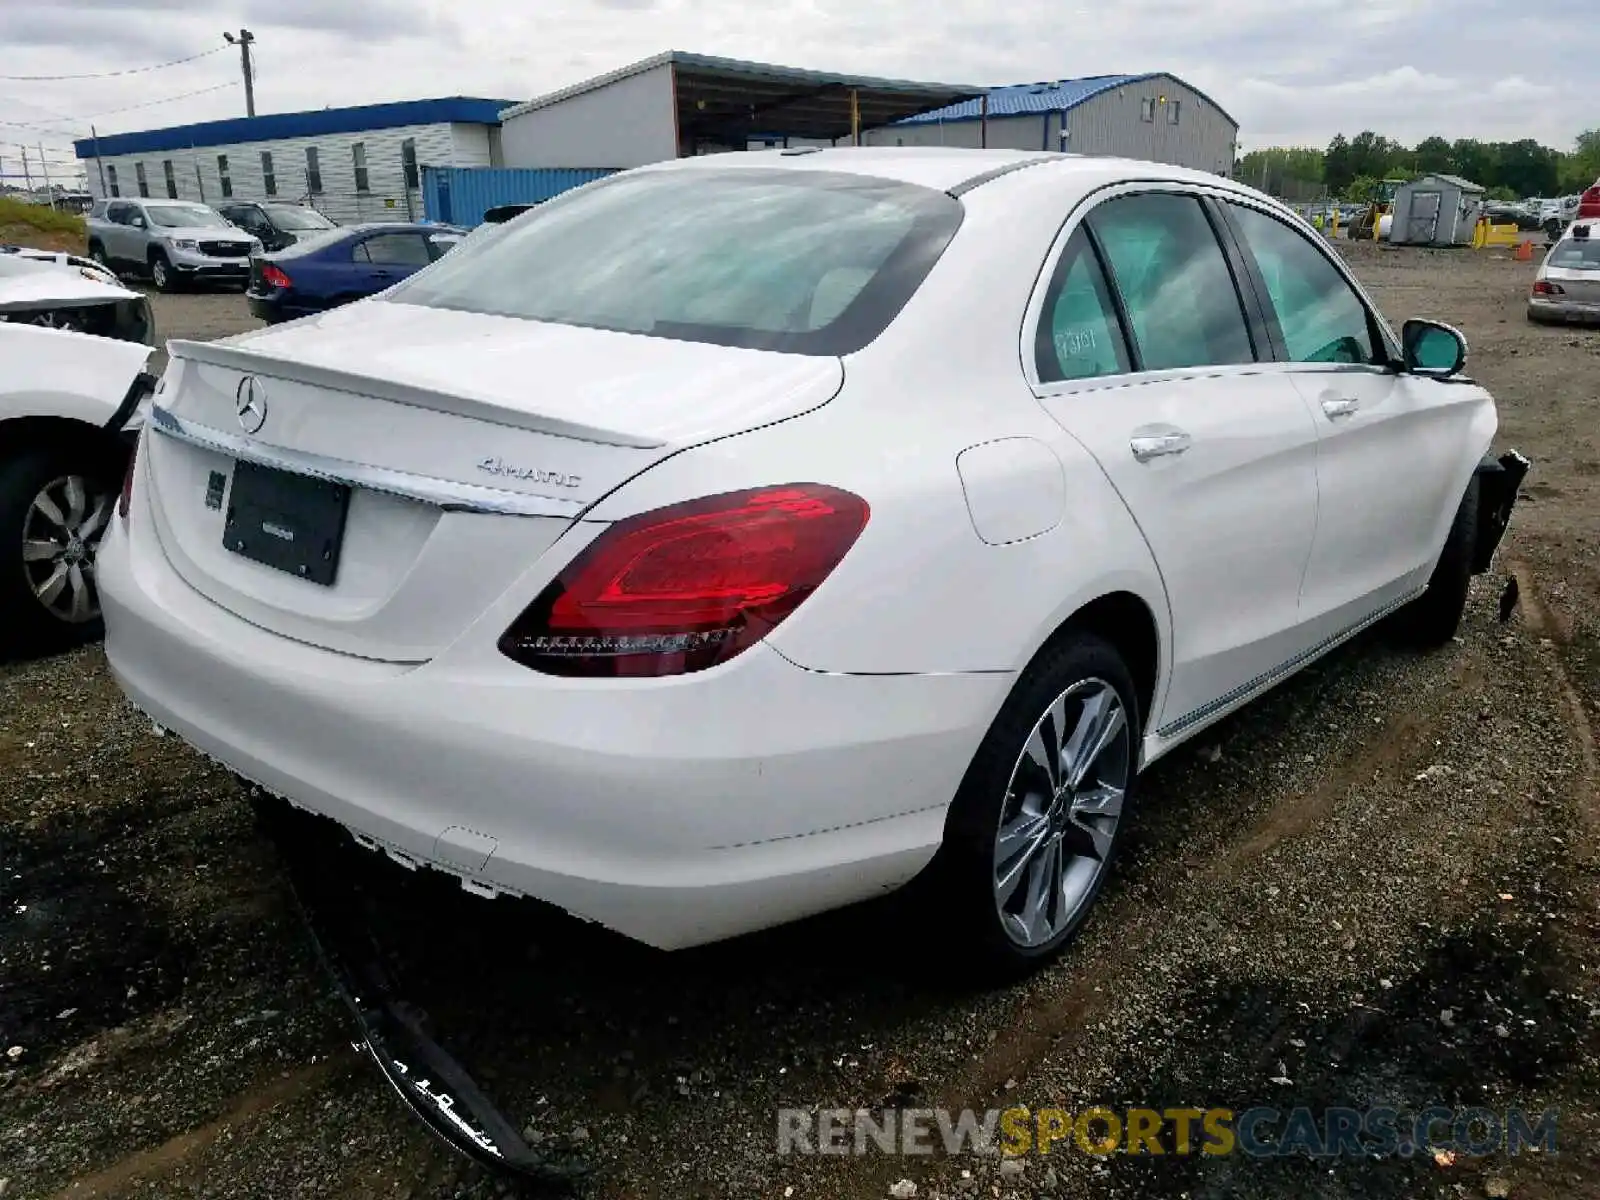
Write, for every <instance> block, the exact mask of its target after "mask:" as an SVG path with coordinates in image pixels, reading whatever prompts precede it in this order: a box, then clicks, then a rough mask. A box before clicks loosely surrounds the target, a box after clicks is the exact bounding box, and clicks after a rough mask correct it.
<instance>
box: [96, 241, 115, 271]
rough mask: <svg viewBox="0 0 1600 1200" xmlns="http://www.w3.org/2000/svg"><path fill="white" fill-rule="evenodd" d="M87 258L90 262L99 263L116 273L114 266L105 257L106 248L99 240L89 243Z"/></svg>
mask: <svg viewBox="0 0 1600 1200" xmlns="http://www.w3.org/2000/svg"><path fill="white" fill-rule="evenodd" d="M89 259H90V261H91V262H97V263H99V264H100V265H101V266H102V267H104V268H105V269H106V270H108V271H111V272H112V273H113V274H115V273H116V268H114V267H113V266H112V265H111V260H110V259H109V258H107V257H106V248H105V247H104V246H102V245H101V244H100V243H99V242H90V243H89Z"/></svg>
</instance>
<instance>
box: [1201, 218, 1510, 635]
mask: <svg viewBox="0 0 1600 1200" xmlns="http://www.w3.org/2000/svg"><path fill="white" fill-rule="evenodd" d="M1219 209H1220V210H1221V211H1223V212H1225V213H1226V214H1227V216H1228V220H1229V223H1230V225H1231V227H1232V229H1233V230H1234V231H1235V234H1236V236H1237V239H1238V244H1239V246H1240V247H1241V249H1242V251H1243V253H1244V255H1245V257H1246V261H1247V262H1248V264H1249V266H1250V268H1251V270H1252V272H1253V274H1254V278H1255V282H1256V284H1257V286H1258V288H1259V289H1260V290H1261V291H1262V293H1263V295H1264V299H1265V303H1266V309H1267V318H1268V323H1269V331H1270V333H1271V337H1272V342H1273V347H1274V350H1273V357H1275V358H1276V359H1277V360H1278V361H1279V362H1280V363H1281V364H1282V365H1281V366H1280V367H1279V368H1277V370H1279V371H1281V372H1282V374H1283V377H1284V378H1286V379H1288V380H1290V381H1291V382H1292V383H1293V385H1294V386H1295V387H1296V388H1297V389H1298V390H1299V392H1300V394H1301V395H1302V396H1303V397H1304V398H1305V400H1306V403H1307V404H1308V405H1309V406H1310V410H1311V415H1312V419H1313V420H1314V422H1315V425H1316V431H1317V486H1318V490H1319V493H1320V496H1321V503H1320V510H1319V520H1318V525H1317V535H1316V541H1315V544H1314V546H1313V548H1312V553H1311V562H1310V565H1309V567H1308V568H1307V571H1306V579H1305V589H1304V594H1303V599H1302V607H1303V610H1304V615H1305V619H1306V620H1307V621H1308V622H1311V623H1313V625H1314V626H1315V627H1316V632H1317V633H1318V635H1319V636H1334V635H1337V634H1338V633H1340V632H1342V631H1343V630H1345V629H1348V628H1349V627H1350V626H1352V625H1355V624H1358V623H1360V622H1362V621H1364V620H1367V619H1368V618H1370V617H1372V616H1374V615H1375V614H1376V613H1378V612H1380V611H1381V610H1382V609H1384V608H1385V607H1386V606H1388V605H1391V604H1393V603H1396V602H1398V601H1399V600H1401V599H1403V598H1404V597H1405V596H1406V595H1407V594H1408V593H1410V592H1411V591H1413V590H1414V589H1415V588H1416V587H1418V586H1420V585H1421V584H1422V583H1424V582H1426V579H1427V575H1428V573H1429V571H1431V569H1432V565H1433V560H1434V558H1435V557H1436V556H1437V554H1438V552H1439V546H1440V536H1439V523H1440V515H1441V514H1442V513H1448V512H1453V511H1454V509H1455V507H1456V505H1457V503H1458V502H1459V499H1460V496H1461V491H1462V489H1463V488H1464V487H1465V486H1466V482H1467V481H1466V480H1465V479H1464V478H1461V477H1460V469H1461V463H1462V462H1463V461H1464V455H1465V453H1466V443H1467V441H1468V439H1469V438H1470V436H1471V427H1472V424H1473V420H1474V417H1475V416H1476V414H1477V412H1478V409H1479V408H1480V407H1481V405H1482V404H1483V402H1484V401H1483V394H1482V393H1481V392H1480V391H1479V390H1478V389H1476V388H1471V387H1462V386H1457V385H1454V384H1441V383H1439V382H1437V381H1434V380H1429V379H1422V378H1418V377H1416V376H1413V375H1407V374H1404V373H1402V372H1399V371H1397V370H1395V369H1394V368H1393V367H1392V366H1391V365H1390V359H1391V358H1392V357H1394V355H1395V352H1394V350H1393V348H1392V347H1391V346H1390V345H1389V344H1388V340H1387V337H1386V335H1385V333H1384V331H1383V328H1382V325H1381V324H1380V323H1379V321H1378V320H1377V319H1376V317H1375V315H1374V314H1373V312H1372V310H1371V309H1370V308H1369V307H1368V304H1367V301H1366V299H1365V298H1364V297H1363V296H1362V295H1361V293H1360V291H1359V290H1358V289H1357V288H1356V287H1355V285H1354V284H1353V282H1352V281H1351V280H1350V279H1349V277H1348V276H1347V275H1346V273H1345V272H1344V271H1343V270H1341V269H1340V268H1339V267H1338V266H1336V265H1335V263H1334V261H1333V259H1332V257H1331V256H1330V255H1329V254H1328V253H1327V252H1326V251H1325V250H1324V248H1323V247H1322V246H1321V245H1319V244H1318V243H1317V241H1316V240H1315V239H1313V238H1312V237H1309V236H1307V235H1306V234H1305V233H1303V232H1302V231H1301V230H1299V229H1297V228H1295V227H1294V226H1293V225H1291V224H1290V223H1289V222H1288V221H1286V220H1284V219H1282V218H1281V217H1280V216H1278V215H1276V214H1274V213H1272V212H1270V211H1268V210H1266V209H1264V208H1259V207H1256V206H1254V205H1250V204H1247V203H1245V202H1242V201H1227V202H1224V203H1221V204H1220V205H1219Z"/></svg>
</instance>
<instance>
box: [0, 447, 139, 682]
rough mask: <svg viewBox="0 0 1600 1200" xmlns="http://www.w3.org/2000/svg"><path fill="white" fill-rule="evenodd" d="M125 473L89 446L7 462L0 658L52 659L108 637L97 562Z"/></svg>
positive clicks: (106, 452)
mask: <svg viewBox="0 0 1600 1200" xmlns="http://www.w3.org/2000/svg"><path fill="white" fill-rule="evenodd" d="M121 467H122V464H120V463H119V462H118V461H117V456H116V455H115V453H114V452H113V451H112V450H111V449H110V448H109V447H99V446H94V445H91V444H86V443H80V444H78V445H76V446H74V447H68V446H64V445H62V446H47V447H35V448H29V449H25V450H23V451H21V452H20V453H16V454H13V455H11V456H10V457H8V458H5V459H4V460H0V612H4V613H6V620H5V621H4V622H0V651H3V652H4V653H6V654H7V655H18V654H32V653H48V652H50V651H54V650H60V649H65V648H67V647H69V646H75V645H79V644H81V643H83V642H88V641H93V640H94V639H96V638H98V637H99V636H100V635H101V633H102V632H103V626H102V624H101V620H100V597H99V592H98V591H97V590H96V588H95V584H94V555H95V552H96V551H97V550H98V549H99V545H100V540H101V538H103V537H104V536H105V532H106V530H107V529H109V528H110V525H111V522H112V521H113V520H114V519H115V509H116V502H117V494H118V492H119V490H120V488H121V486H122V472H121ZM73 481H76V482H75V483H74V482H73ZM74 488H77V489H79V490H80V491H79V493H77V494H79V495H81V500H79V501H78V502H77V503H76V504H74V497H75V493H74V491H73V489H74ZM51 547H54V548H53V549H52V548H51ZM74 601H76V604H75V603H74Z"/></svg>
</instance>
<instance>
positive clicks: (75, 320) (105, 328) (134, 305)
mask: <svg viewBox="0 0 1600 1200" xmlns="http://www.w3.org/2000/svg"><path fill="white" fill-rule="evenodd" d="M153 335H154V327H153V322H152V318H151V314H150V305H149V302H148V301H147V300H146V299H145V298H144V297H143V296H141V295H140V294H139V293H138V292H134V291H130V290H129V289H127V288H125V287H123V286H122V285H121V284H120V283H118V282H117V281H116V278H115V277H114V276H112V275H110V274H109V273H108V272H105V271H103V270H102V269H101V268H100V267H98V266H97V265H95V264H94V263H91V262H88V261H87V260H84V259H80V258H77V257H76V256H74V255H67V254H55V253H51V252H47V251H34V250H24V249H19V248H15V247H6V248H4V249H0V612H3V613H4V614H5V619H4V620H3V621H0V656H5V657H11V656H15V655H31V654H37V653H44V652H49V651H53V650H58V649H62V648H65V647H68V646H72V645H76V644H78V643H80V642H83V641H87V640H90V639H93V638H95V637H98V636H99V634H100V629H101V621H100V600H99V594H98V592H97V590H96V587H95V554H96V552H97V550H98V549H99V546H100V542H101V539H102V538H103V537H104V536H105V533H106V530H107V529H109V528H110V525H111V512H112V507H113V506H114V504H115V503H116V498H117V488H118V485H119V482H120V481H121V479H122V477H123V476H124V474H125V473H126V469H127V463H128V457H129V452H130V450H131V448H132V444H133V441H132V435H133V434H135V433H136V432H137V429H138V427H139V424H140V421H141V420H142V413H141V411H140V405H141V403H142V402H143V401H144V399H145V397H146V396H147V395H148V393H149V391H150V389H151V388H152V387H153V386H154V384H155V380H154V379H152V378H150V377H149V376H148V375H146V374H145V373H144V366H145V363H146V361H147V360H148V359H149V357H150V353H151V346H150V341H151V339H152V338H153Z"/></svg>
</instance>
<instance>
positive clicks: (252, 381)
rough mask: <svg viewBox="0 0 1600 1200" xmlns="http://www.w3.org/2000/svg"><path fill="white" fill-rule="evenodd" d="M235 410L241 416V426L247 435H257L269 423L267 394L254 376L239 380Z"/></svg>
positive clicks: (235, 397)
mask: <svg viewBox="0 0 1600 1200" xmlns="http://www.w3.org/2000/svg"><path fill="white" fill-rule="evenodd" d="M233 410H234V412H236V413H238V414H239V425H240V427H241V428H242V429H243V430H244V431H245V432H246V433H255V432H256V431H257V430H259V429H260V428H261V427H262V426H263V425H265V424H266V423H267V394H266V392H265V391H263V390H262V387H261V383H260V381H259V380H257V379H256V377H255V376H254V375H246V376H245V377H244V378H243V379H241V380H239V390H238V391H236V392H235V393H234V405H233Z"/></svg>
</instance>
